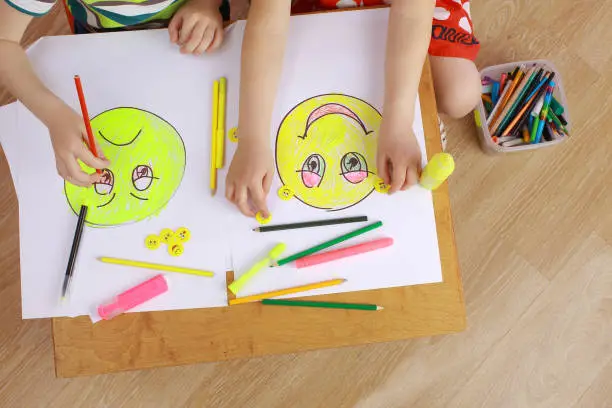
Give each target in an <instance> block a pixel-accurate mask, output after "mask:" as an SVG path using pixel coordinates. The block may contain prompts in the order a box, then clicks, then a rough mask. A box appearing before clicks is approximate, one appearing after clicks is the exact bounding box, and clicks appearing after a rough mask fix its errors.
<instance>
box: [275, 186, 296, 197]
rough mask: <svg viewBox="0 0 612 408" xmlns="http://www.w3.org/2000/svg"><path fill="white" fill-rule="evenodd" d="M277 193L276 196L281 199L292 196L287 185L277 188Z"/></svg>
mask: <svg viewBox="0 0 612 408" xmlns="http://www.w3.org/2000/svg"><path fill="white" fill-rule="evenodd" d="M277 194H278V197H279V198H280V199H281V200H283V201H289V200H291V199H292V198H293V196H294V194H293V190H291V189H290V188H289V187H287V186H282V187H281V188H279V189H278V193H277Z"/></svg>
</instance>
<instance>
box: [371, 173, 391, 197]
mask: <svg viewBox="0 0 612 408" xmlns="http://www.w3.org/2000/svg"><path fill="white" fill-rule="evenodd" d="M390 188H391V186H390V185H388V184H385V182H384V181H383V179H381V178H380V177H377V178H376V180H374V190H376V191H378V192H379V193H381V194H387V193H388V192H389V189H390Z"/></svg>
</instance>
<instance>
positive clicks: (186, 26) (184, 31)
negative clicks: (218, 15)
mask: <svg viewBox="0 0 612 408" xmlns="http://www.w3.org/2000/svg"><path fill="white" fill-rule="evenodd" d="M196 22H197V20H195V19H194V18H187V19H183V24H182V25H181V29H180V30H179V38H178V45H181V46H182V45H184V44H185V43H186V42H187V40H188V39H189V37H190V36H191V32H192V31H193V28H194V27H195V25H196Z"/></svg>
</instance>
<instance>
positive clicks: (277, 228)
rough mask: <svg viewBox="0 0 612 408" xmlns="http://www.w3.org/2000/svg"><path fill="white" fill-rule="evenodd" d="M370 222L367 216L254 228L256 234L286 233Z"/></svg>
mask: <svg viewBox="0 0 612 408" xmlns="http://www.w3.org/2000/svg"><path fill="white" fill-rule="evenodd" d="M367 220H368V217H366V216H358V217H345V218H334V219H330V220H319V221H306V222H295V223H292V224H279V225H266V226H263V227H258V228H254V229H253V231H256V232H270V231H284V230H290V229H299V228H312V227H323V226H326V225H339V224H349V223H353V222H365V221H367Z"/></svg>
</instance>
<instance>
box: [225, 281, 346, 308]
mask: <svg viewBox="0 0 612 408" xmlns="http://www.w3.org/2000/svg"><path fill="white" fill-rule="evenodd" d="M344 282H346V279H332V280H328V281H323V282H317V283H311V284H309V285H301V286H294V287H292V288H287V289H281V290H275V291H273V292H266V293H260V294H258V295H253V296H245V297H241V298H236V299H230V301H229V304H230V305H239V304H241V303H249V302H256V301H258V300H262V299H268V298H273V297H278V296H284V295H290V294H292V293H299V292H305V291H307V290H314V289H320V288H326V287H328V286H336V285H340V284H341V283H344Z"/></svg>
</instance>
